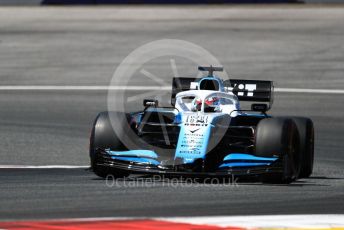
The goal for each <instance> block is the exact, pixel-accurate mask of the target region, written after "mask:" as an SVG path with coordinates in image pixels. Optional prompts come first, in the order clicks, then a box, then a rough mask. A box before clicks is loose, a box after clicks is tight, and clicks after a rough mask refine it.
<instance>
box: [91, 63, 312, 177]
mask: <svg viewBox="0 0 344 230" xmlns="http://www.w3.org/2000/svg"><path fill="white" fill-rule="evenodd" d="M198 69H199V70H200V71H206V72H208V75H207V77H203V78H173V82H172V96H171V104H172V106H171V107H159V105H158V104H159V102H158V101H157V100H151V99H145V100H144V107H145V108H144V110H143V111H140V112H133V113H124V112H110V111H109V112H101V113H100V114H99V115H98V116H97V118H96V119H95V122H94V125H93V128H92V132H91V137H90V159H91V167H92V169H93V171H94V173H95V174H96V175H98V176H100V177H106V176H107V175H109V174H111V175H113V176H115V177H123V176H128V175H130V174H134V173H135V174H159V175H161V174H162V175H172V176H174V175H178V176H179V175H180V176H187V177H188V176H199V177H204V176H206V177H208V176H209V177H210V176H216V177H217V176H248V177H256V178H257V179H260V180H261V181H263V182H266V183H291V182H292V181H294V180H296V179H298V178H306V177H309V176H310V175H311V173H312V171H313V158H314V128H313V122H312V121H311V119H309V118H305V117H287V116H286V117H272V116H271V115H268V114H267V111H268V110H269V109H270V108H271V106H272V102H273V90H274V88H273V82H271V81H258V80H238V79H231V80H221V79H220V78H218V77H216V76H215V75H214V71H222V70H223V68H222V67H213V66H210V67H198ZM243 101H246V103H247V102H249V103H250V104H251V108H250V109H249V110H242V109H241V107H240V102H243Z"/></svg>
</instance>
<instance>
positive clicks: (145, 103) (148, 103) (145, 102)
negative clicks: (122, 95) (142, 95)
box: [143, 99, 159, 107]
mask: <svg viewBox="0 0 344 230" xmlns="http://www.w3.org/2000/svg"><path fill="white" fill-rule="evenodd" d="M158 104H159V103H158V100H154V99H144V100H143V106H144V107H149V106H154V107H158Z"/></svg>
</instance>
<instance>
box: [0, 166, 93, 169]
mask: <svg viewBox="0 0 344 230" xmlns="http://www.w3.org/2000/svg"><path fill="white" fill-rule="evenodd" d="M89 167H90V166H89V165H0V169H86V168H89Z"/></svg>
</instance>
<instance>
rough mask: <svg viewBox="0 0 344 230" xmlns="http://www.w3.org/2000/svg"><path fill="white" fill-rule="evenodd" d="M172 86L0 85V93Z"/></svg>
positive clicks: (138, 88) (130, 89)
mask: <svg viewBox="0 0 344 230" xmlns="http://www.w3.org/2000/svg"><path fill="white" fill-rule="evenodd" d="M171 89H172V86H168V87H167V86H166V87H162V86H72V85H66V86H61V85H2V86H0V90H1V91H16V90H71V91H73V90H75V91H77V90H89V91H92V90H95V91H102V90H127V91H142V90H171Z"/></svg>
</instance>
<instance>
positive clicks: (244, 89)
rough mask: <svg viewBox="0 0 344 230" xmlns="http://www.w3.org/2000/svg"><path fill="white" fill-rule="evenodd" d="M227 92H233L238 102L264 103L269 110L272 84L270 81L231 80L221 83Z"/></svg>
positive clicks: (271, 100) (271, 98) (271, 101)
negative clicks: (267, 105)
mask: <svg viewBox="0 0 344 230" xmlns="http://www.w3.org/2000/svg"><path fill="white" fill-rule="evenodd" d="M223 83H224V87H225V88H227V91H228V92H233V93H234V94H235V95H236V96H237V97H238V99H239V101H252V102H266V103H268V104H269V108H271V106H272V103H273V92H274V84H273V82H272V81H258V80H239V79H231V80H226V81H224V82H223Z"/></svg>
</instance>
